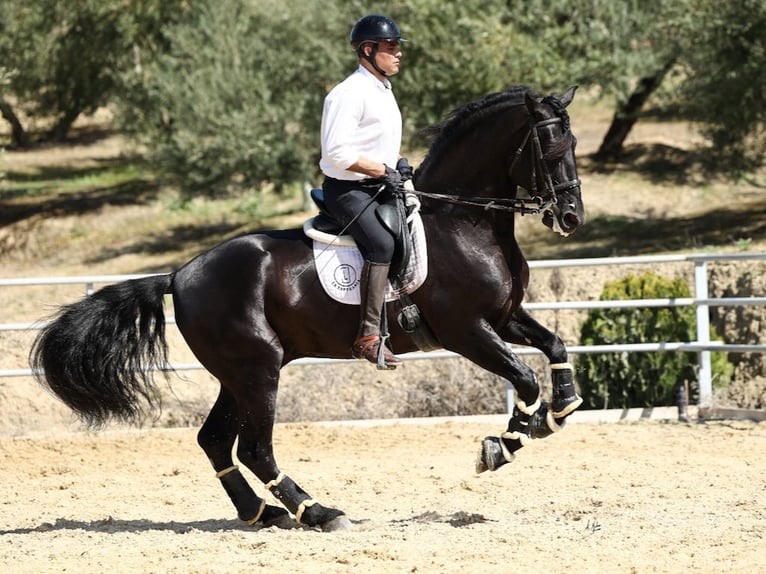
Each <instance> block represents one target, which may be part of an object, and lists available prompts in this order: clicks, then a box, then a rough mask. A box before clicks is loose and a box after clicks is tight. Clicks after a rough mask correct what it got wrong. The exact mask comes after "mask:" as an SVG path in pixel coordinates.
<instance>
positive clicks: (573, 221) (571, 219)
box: [564, 213, 580, 228]
mask: <svg viewBox="0 0 766 574" xmlns="http://www.w3.org/2000/svg"><path fill="white" fill-rule="evenodd" d="M564 223H566V224H567V225H568V226H569V227H570V228H572V227H579V225H580V218H578V217H577V215H575V214H574V213H567V214H566V215H564Z"/></svg>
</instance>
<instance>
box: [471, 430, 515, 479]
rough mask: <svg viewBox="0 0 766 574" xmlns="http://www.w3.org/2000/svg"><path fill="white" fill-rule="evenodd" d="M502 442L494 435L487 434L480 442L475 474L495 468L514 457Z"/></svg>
mask: <svg viewBox="0 0 766 574" xmlns="http://www.w3.org/2000/svg"><path fill="white" fill-rule="evenodd" d="M504 446H505V445H503V442H502V441H501V440H500V439H499V438H497V437H496V436H488V437H487V438H485V439H484V440H483V441H482V442H481V450H480V451H479V456H478V457H477V458H476V474H481V473H482V472H484V471H486V470H497V469H498V468H500V467H501V466H503V465H504V464H506V463H509V462H511V461H512V460H513V459H514V455H513V453H510V452H508V449H507V448H504Z"/></svg>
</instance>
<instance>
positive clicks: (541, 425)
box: [500, 307, 582, 438]
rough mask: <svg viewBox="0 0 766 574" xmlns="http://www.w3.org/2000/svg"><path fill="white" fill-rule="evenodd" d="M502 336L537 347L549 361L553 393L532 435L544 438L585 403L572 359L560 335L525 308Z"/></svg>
mask: <svg viewBox="0 0 766 574" xmlns="http://www.w3.org/2000/svg"><path fill="white" fill-rule="evenodd" d="M500 335H501V336H502V338H503V339H504V340H505V341H507V342H509V343H513V344H517V345H525V346H528V347H535V348H536V349H539V350H540V351H542V352H543V353H544V354H545V356H546V357H547V358H548V360H549V361H550V367H551V380H552V382H553V396H552V397H551V403H550V405H548V404H547V403H546V404H543V405H542V407H541V408H540V410H539V411H538V412H537V413H536V415H535V417H533V420H532V436H533V437H535V438H541V437H544V436H548V435H550V434H551V433H552V432H556V431H558V430H559V429H561V427H562V426H563V425H564V422H565V421H566V417H567V416H569V415H570V414H571V413H572V412H574V411H575V409H577V407H579V406H580V405H581V404H582V398H581V397H580V396H579V395H578V394H577V389H576V388H575V382H574V368H573V367H572V365H571V364H570V363H569V360H568V355H567V350H566V346H565V345H564V342H563V341H562V340H561V338H560V337H559V336H558V335H556V334H555V333H552V332H551V331H549V330H548V329H546V328H545V327H543V326H542V325H541V324H540V323H538V322H537V321H536V320H535V319H534V318H533V317H532V316H531V315H530V314H529V313H528V312H527V311H526V310H525V309H524V308H521V307H520V308H519V309H517V310H516V311H515V312H514V313H513V315H511V319H510V321H509V322H508V324H507V325H506V326H505V328H504V329H502V330H501V331H500Z"/></svg>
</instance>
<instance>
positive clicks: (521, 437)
mask: <svg viewBox="0 0 766 574" xmlns="http://www.w3.org/2000/svg"><path fill="white" fill-rule="evenodd" d="M500 438H504V439H507V440H517V441H519V442H520V443H521V446H527V445H528V444H529V443H531V442H532V439H531V438H530V437H528V436H527V435H525V434H524V433H523V432H518V431H513V432H508V431H506V432H504V433H503V434H501V435H500ZM500 444H501V445H502V447H503V455H505V451H506V450H507V449H506V448H505V444H503V442H502V441H500ZM508 462H510V460H509V461H508Z"/></svg>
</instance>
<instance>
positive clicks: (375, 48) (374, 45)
mask: <svg viewBox="0 0 766 574" xmlns="http://www.w3.org/2000/svg"><path fill="white" fill-rule="evenodd" d="M364 44H372V50H370V55H369V56H368V55H367V54H365V53H364ZM364 44H362V45H360V46H359V55H360V56H361V57H362V58H364V59H365V60H367V61H368V62H369V63H370V64H371V65H372V67H373V68H375V71H376V72H378V73H379V74H380V75H381V76H383V77H384V78H385V77H387V76H388V74H386V73H385V72H384V71H383V70H382V69H381V67H380V66H378V63H377V62H376V61H375V56H376V55H377V54H378V44H377V43H376V42H365V43H364Z"/></svg>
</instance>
